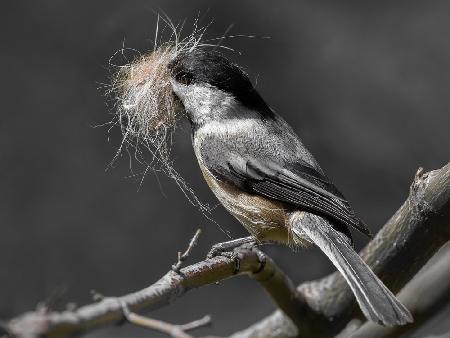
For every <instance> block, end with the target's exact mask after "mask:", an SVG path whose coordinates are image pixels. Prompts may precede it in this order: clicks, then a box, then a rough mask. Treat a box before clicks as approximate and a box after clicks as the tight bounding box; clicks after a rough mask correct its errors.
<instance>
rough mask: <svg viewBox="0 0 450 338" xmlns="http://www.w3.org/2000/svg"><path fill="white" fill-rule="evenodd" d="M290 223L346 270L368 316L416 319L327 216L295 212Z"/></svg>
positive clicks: (386, 320)
mask: <svg viewBox="0 0 450 338" xmlns="http://www.w3.org/2000/svg"><path fill="white" fill-rule="evenodd" d="M290 225H291V227H292V231H293V233H294V235H295V236H299V237H300V238H301V237H304V236H305V235H306V236H307V237H308V238H309V239H310V240H312V241H313V242H314V244H316V245H317V246H318V247H319V248H320V249H321V250H322V251H323V252H324V253H325V254H326V255H327V256H328V258H329V259H330V260H331V261H332V262H333V264H334V265H335V266H336V268H337V269H338V270H339V271H340V272H341V273H342V275H343V276H344V278H345V279H346V281H347V283H348V284H349V286H350V288H351V289H352V291H353V293H354V294H355V296H356V300H357V301H358V304H359V306H360V308H361V310H362V312H363V313H364V315H365V316H366V318H367V319H369V320H371V321H373V322H377V323H379V324H382V325H386V326H394V325H404V324H406V323H410V322H412V321H413V318H412V316H411V313H410V312H409V311H408V309H407V308H406V307H405V306H404V305H403V304H402V303H400V301H399V300H398V299H397V298H396V297H395V296H394V295H393V294H392V292H391V291H389V289H388V288H387V287H386V286H385V285H384V284H383V282H382V281H380V280H379V279H378V277H377V276H376V275H375V274H374V273H373V272H372V270H371V269H370V268H369V267H368V266H367V265H366V264H365V263H364V261H363V260H362V259H361V257H360V256H359V255H358V254H357V253H356V252H355V251H354V250H353V248H352V247H351V245H350V244H349V241H348V239H347V238H346V236H345V235H343V234H342V233H341V232H339V231H337V230H335V229H334V228H333V227H332V226H331V224H330V223H329V222H328V221H327V220H326V219H324V218H322V217H320V216H317V215H314V214H310V213H300V212H297V213H294V214H293V215H292V217H291V220H290Z"/></svg>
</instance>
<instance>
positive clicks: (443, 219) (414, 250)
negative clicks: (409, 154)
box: [233, 163, 450, 338]
mask: <svg viewBox="0 0 450 338" xmlns="http://www.w3.org/2000/svg"><path fill="white" fill-rule="evenodd" d="M449 240H450V163H448V164H447V165H445V166H444V167H443V168H441V169H438V170H434V171H431V172H428V173H424V172H423V169H419V170H418V172H417V174H416V176H415V179H414V182H413V184H412V185H411V189H410V195H409V197H408V199H407V200H406V201H405V203H404V204H403V205H402V206H401V207H400V209H399V210H398V211H397V212H396V213H395V214H394V216H392V217H391V219H390V220H389V221H388V222H387V223H386V224H385V225H384V226H383V228H382V229H381V230H380V231H379V232H378V234H377V235H376V236H375V238H374V239H373V240H372V241H371V242H370V243H369V244H368V245H367V246H366V247H365V248H364V249H363V250H362V252H361V253H360V254H361V256H362V258H363V259H364V260H365V261H366V262H367V263H368V265H369V266H370V267H371V268H372V269H373V271H374V272H375V273H376V274H377V275H378V276H379V277H380V278H381V279H382V280H383V282H384V283H385V284H386V285H387V286H388V287H389V288H390V289H391V290H392V291H393V292H394V293H396V292H398V291H399V290H400V289H401V288H402V287H403V286H404V285H405V284H406V283H407V282H408V281H409V280H410V279H411V278H412V277H413V276H414V275H415V274H416V273H417V272H418V271H419V270H420V269H421V268H422V266H423V265H424V264H425V263H426V262H427V261H428V260H429V259H430V258H431V257H432V256H433V255H434V253H435V252H437V251H438V250H439V248H440V247H442V246H443V245H444V244H445V243H446V242H447V241H449ZM298 290H299V292H300V293H301V294H302V295H303V297H304V299H306V301H307V303H308V305H309V306H310V307H311V308H312V309H314V310H315V311H316V312H317V316H315V317H313V318H312V320H311V321H310V322H309V325H310V327H312V328H313V329H314V328H315V330H316V336H322V337H332V336H335V335H336V334H337V333H338V332H340V331H342V329H343V328H344V327H345V325H346V324H347V323H348V322H349V321H350V320H351V319H352V318H363V317H362V314H361V312H360V310H359V308H358V307H357V304H356V301H355V299H354V296H353V294H352V292H351V290H350V288H349V287H348V286H347V283H346V282H345V281H344V279H343V278H342V276H341V275H340V274H339V273H333V274H331V275H329V276H327V277H325V278H322V279H320V280H318V281H313V282H307V283H303V284H302V285H300V286H299V287H298ZM304 329H305V328H304V327H301V333H300V336H302V333H303V331H304ZM274 332H275V333H276V335H275V336H274V335H272V336H273V337H274V338H276V337H280V338H281V337H283V338H286V337H296V335H295V334H292V333H293V332H295V328H294V326H293V324H292V322H291V321H290V320H288V319H287V318H286V317H285V316H284V315H283V314H281V313H280V312H279V311H275V312H274V313H273V314H272V315H270V316H268V317H266V318H265V319H262V320H261V321H259V322H258V323H256V324H254V325H252V326H250V327H249V328H247V329H245V330H243V331H240V332H237V333H236V334H234V335H233V337H234V338H241V337H242V338H245V337H252V338H258V337H267V335H268V334H272V333H274ZM319 332H320V334H319ZM305 337H307V335H305Z"/></svg>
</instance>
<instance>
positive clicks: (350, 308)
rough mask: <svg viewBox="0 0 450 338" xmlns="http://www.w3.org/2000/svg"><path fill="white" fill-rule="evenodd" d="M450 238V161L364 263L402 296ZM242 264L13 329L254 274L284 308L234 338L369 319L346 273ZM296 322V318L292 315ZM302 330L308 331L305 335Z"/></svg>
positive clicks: (182, 276)
mask: <svg viewBox="0 0 450 338" xmlns="http://www.w3.org/2000/svg"><path fill="white" fill-rule="evenodd" d="M449 239H450V164H447V165H446V166H444V167H443V168H442V169H440V170H435V171H432V172H429V173H425V174H424V173H423V171H418V174H417V175H416V178H415V180H414V182H413V184H412V186H411V191H410V195H409V197H408V199H407V200H406V202H405V203H404V204H403V205H402V207H401V208H400V209H399V210H398V211H397V212H396V214H395V215H394V216H393V217H392V218H391V219H390V220H389V221H388V222H387V223H386V225H385V226H384V227H383V228H382V229H381V231H380V232H379V233H378V234H377V236H376V237H375V238H374V239H373V240H372V241H371V242H370V243H369V244H368V245H367V246H366V248H365V249H364V250H363V251H362V252H361V256H362V257H363V259H364V260H365V261H366V262H367V263H368V264H369V266H371V268H372V269H373V270H374V272H375V273H376V274H377V275H379V276H380V277H381V279H382V280H383V281H384V282H385V283H386V285H387V286H388V287H390V288H391V290H393V291H394V292H397V291H398V290H400V289H401V288H402V287H403V286H404V285H405V284H406V283H407V282H408V281H409V280H410V279H411V278H412V277H413V276H414V275H415V274H416V273H417V271H418V270H419V269H420V268H421V267H422V266H423V265H424V264H425V263H426V262H427V261H428V260H429V258H430V257H431V256H432V255H433V254H434V253H435V252H436V251H437V250H438V249H439V248H440V247H441V246H442V245H443V244H444V243H446V242H447V241H448V240H449ZM239 262H240V266H239V270H236V264H235V260H233V259H231V258H226V257H215V258H212V259H207V260H205V261H202V262H200V263H197V264H194V265H191V266H188V267H185V268H183V269H181V270H180V271H179V272H175V271H169V272H168V273H167V274H166V275H165V276H163V277H162V278H161V279H160V280H159V281H157V282H156V283H155V284H153V285H151V286H149V287H147V288H145V289H143V290H140V291H137V292H134V293H131V294H128V295H125V296H122V297H110V298H105V299H103V300H102V301H100V302H99V303H95V304H90V305H86V306H83V307H81V308H79V309H76V310H74V311H64V312H49V313H46V312H39V311H37V312H29V313H25V314H23V315H21V316H19V317H17V318H15V319H12V320H10V321H9V322H8V323H7V324H6V328H7V329H8V330H9V331H10V332H11V333H12V334H14V335H15V336H17V337H50V336H51V337H63V336H71V335H75V334H80V333H83V332H86V331H90V330H93V329H95V328H97V327H100V326H103V325H108V324H112V323H119V322H121V321H122V320H123V318H124V316H123V312H122V305H123V304H125V305H126V306H127V307H128V308H129V309H130V310H131V311H133V312H136V311H139V310H143V309H145V310H150V311H151V310H154V309H156V308H159V307H162V306H164V305H167V304H169V303H171V302H172V301H174V300H175V299H176V298H178V297H180V296H181V295H183V294H184V293H185V292H187V291H188V290H190V289H193V288H197V287H200V286H203V285H206V284H211V283H215V282H217V281H221V280H224V279H227V278H229V277H232V276H235V275H237V274H249V275H251V276H252V277H254V278H255V279H256V280H257V281H258V282H259V283H260V284H261V285H262V286H263V287H264V288H265V289H266V291H268V293H269V294H270V295H271V296H272V298H274V300H275V301H276V303H277V305H278V307H279V308H280V309H281V310H282V311H283V312H281V311H280V310H278V311H275V312H274V314H272V315H271V316H269V317H267V318H265V319H263V320H261V321H260V322H258V323H256V324H254V325H252V326H251V327H249V328H248V329H246V330H244V331H241V332H238V333H236V334H235V335H233V337H235V338H237V337H239V338H241V337H242V338H244V337H268V336H270V337H278V338H281V337H296V336H303V337H311V336H315V337H316V336H317V337H319V336H323V337H328V336H333V335H335V334H337V333H338V332H340V331H341V330H342V329H343V327H344V326H345V325H346V324H347V323H348V322H349V321H350V320H351V319H353V318H362V314H361V312H360V311H359V308H358V307H357V304H356V302H355V299H354V297H353V294H352V293H351V291H350V289H349V288H348V286H347V284H346V283H345V281H344V279H343V278H342V277H341V275H340V274H339V273H333V274H331V275H329V276H327V277H325V278H322V279H320V280H318V281H313V282H307V283H303V284H302V285H300V286H299V287H298V288H297V290H296V289H295V287H294V286H293V284H292V282H291V281H290V279H289V278H288V277H287V276H286V275H285V274H284V273H283V272H282V271H281V270H280V269H279V268H278V267H277V266H276V265H275V263H274V262H273V261H272V260H271V259H270V258H268V257H265V259H261V255H260V254H259V253H258V251H243V252H239ZM288 317H290V319H291V320H290V319H289V318H288ZM297 328H300V330H298V329H297Z"/></svg>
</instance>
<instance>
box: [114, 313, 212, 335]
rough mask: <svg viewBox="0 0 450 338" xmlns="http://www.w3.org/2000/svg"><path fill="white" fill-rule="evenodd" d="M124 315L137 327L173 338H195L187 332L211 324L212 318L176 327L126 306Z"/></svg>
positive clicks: (206, 317) (204, 318)
mask: <svg viewBox="0 0 450 338" xmlns="http://www.w3.org/2000/svg"><path fill="white" fill-rule="evenodd" d="M122 310H123V314H124V316H125V318H126V319H127V320H128V322H130V323H132V324H135V325H137V326H142V327H145V328H147V329H151V330H156V331H159V332H162V333H165V334H167V335H169V336H171V337H173V338H193V337H192V336H190V335H188V334H187V333H186V332H185V331H189V330H193V329H196V328H199V327H202V326H206V325H210V324H211V317H210V316H204V317H203V318H201V319H198V320H195V321H193V322H190V323H187V324H184V325H174V324H169V323H166V322H163V321H161V320H156V319H153V318H147V317H144V316H141V315H138V314H136V313H134V312H131V311H130V309H128V307H127V306H126V305H123V308H122Z"/></svg>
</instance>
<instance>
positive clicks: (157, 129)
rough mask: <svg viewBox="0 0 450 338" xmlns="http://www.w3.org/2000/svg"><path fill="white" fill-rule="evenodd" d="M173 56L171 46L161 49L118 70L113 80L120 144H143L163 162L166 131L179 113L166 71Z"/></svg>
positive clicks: (167, 144) (166, 147)
mask: <svg viewBox="0 0 450 338" xmlns="http://www.w3.org/2000/svg"><path fill="white" fill-rule="evenodd" d="M176 55H177V48H176V47H175V46H174V45H172V44H165V45H162V46H160V47H159V48H157V49H156V50H154V51H153V52H151V53H149V54H147V55H143V56H140V57H138V58H137V59H136V60H135V61H133V62H131V63H130V64H128V65H125V66H122V67H121V68H120V70H119V71H118V72H117V74H116V76H115V77H114V79H113V88H114V89H115V92H116V95H117V97H116V98H117V120H118V122H119V124H120V126H121V128H122V133H123V141H124V143H126V142H133V143H134V144H139V143H143V144H145V145H146V147H147V148H150V150H151V151H152V152H155V153H154V155H155V156H157V157H158V158H159V160H163V161H167V160H168V156H169V150H170V147H169V143H168V142H169V141H168V136H169V134H170V128H172V127H173V126H174V125H175V123H176V120H177V113H179V112H180V110H181V106H180V103H179V102H178V101H177V99H176V97H175V95H174V93H173V91H172V86H171V84H170V74H169V70H168V68H167V65H168V64H169V62H170V61H171V60H173V59H174V58H175V57H176Z"/></svg>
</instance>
